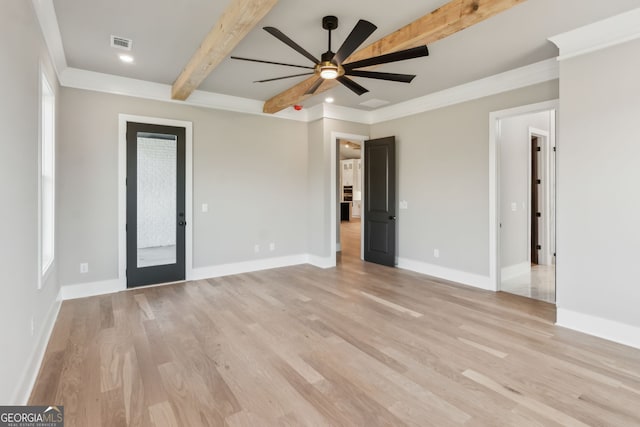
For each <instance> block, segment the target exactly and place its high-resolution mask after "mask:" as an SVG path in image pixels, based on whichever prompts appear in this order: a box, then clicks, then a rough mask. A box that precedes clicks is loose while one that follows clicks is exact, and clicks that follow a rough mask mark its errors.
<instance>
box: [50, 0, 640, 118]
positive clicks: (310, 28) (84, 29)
mask: <svg viewBox="0 0 640 427" xmlns="http://www.w3.org/2000/svg"><path fill="white" fill-rule="evenodd" d="M229 2H230V0H217V1H212V0H111V1H108V2H105V1H102V0H54V6H55V10H56V15H57V18H58V24H59V27H60V34H61V36H62V41H63V45H64V50H65V55H66V59H67V63H68V64H69V66H70V67H74V68H80V69H84V70H89V71H97V72H101V73H107V74H115V75H120V76H125V77H131V78H136V79H141V80H147V81H152V82H157V83H165V84H171V83H173V81H174V80H175V78H176V77H177V76H178V74H179V73H180V71H181V70H182V68H183V67H184V65H185V64H186V63H187V61H188V60H189V58H190V57H191V55H192V54H193V53H194V52H195V50H196V49H197V48H198V46H199V44H200V42H201V41H202V39H203V38H204V36H205V35H206V34H207V33H208V32H209V30H210V29H211V27H212V26H213V25H214V24H215V23H216V21H217V20H218V18H219V17H220V15H221V14H222V12H223V11H224V9H225V7H226V6H227V5H228V4H229ZM445 3H447V0H424V1H415V0H394V1H392V2H390V1H379V0H377V1H370V0H369V1H364V0H351V1H344V0H323V1H321V2H320V1H309V0H280V1H279V3H278V4H277V5H276V6H275V8H274V9H273V10H272V11H271V12H270V13H269V14H268V15H267V16H266V17H265V19H264V20H263V21H262V22H261V23H260V25H259V26H257V27H256V28H255V29H254V30H253V31H252V32H251V33H249V35H248V36H247V37H246V38H245V39H244V40H243V41H242V42H241V43H240V44H239V45H238V46H237V47H236V49H235V50H234V52H233V55H237V56H244V57H250V58H257V59H266V60H272V61H278V62H288V63H293V64H299V65H310V63H309V62H308V60H307V59H305V58H304V57H303V56H301V55H300V54H298V53H297V52H295V51H293V50H292V49H291V48H289V47H288V46H286V45H285V44H283V43H282V42H280V41H278V40H277V39H275V38H274V37H273V36H271V35H269V34H268V33H267V32H265V31H264V30H262V27H263V26H274V27H276V28H278V29H280V30H281V31H282V32H283V33H285V34H286V35H288V36H289V37H290V38H292V39H293V40H295V41H296V42H297V43H298V44H300V45H301V46H303V47H304V48H305V49H307V50H308V51H309V52H311V53H312V54H314V55H316V56H320V54H321V53H322V52H324V51H326V50H327V32H326V31H325V30H323V29H322V26H321V19H322V17H323V16H325V15H331V14H332V15H336V16H337V17H338V18H339V20H340V26H339V28H338V29H337V30H336V31H334V32H333V48H334V49H333V50H334V51H335V50H336V49H337V48H338V47H339V45H340V44H341V43H342V41H343V40H344V39H345V37H346V36H347V35H348V34H349V32H350V31H351V29H352V28H353V26H354V25H355V23H356V22H357V21H358V19H366V20H368V21H371V22H372V23H374V24H375V25H377V26H378V30H377V31H376V32H375V33H374V34H373V35H372V36H371V37H370V38H369V39H368V40H367V42H365V44H364V45H367V44H369V43H371V42H374V41H376V40H377V39H379V38H381V37H383V36H385V35H387V34H389V33H391V32H393V31H395V30H397V29H398V28H400V27H402V26H403V25H405V24H407V23H409V22H411V21H413V20H415V19H416V18H418V17H420V16H422V15H424V14H426V13H429V12H430V11H432V10H433V9H435V8H437V7H439V6H442V5H443V4H445ZM639 3H640V2H639V0H607V1H602V0H527V1H525V2H524V3H522V4H520V5H518V6H515V7H514V8H512V9H510V10H508V11H506V12H504V13H502V14H500V15H498V16H495V17H493V18H491V19H489V20H487V21H484V22H482V23H480V24H477V25H475V26H474V27H471V28H468V29H466V30H464V31H462V32H459V33H457V34H454V35H452V36H450V37H448V38H446V39H444V40H441V41H439V42H436V43H433V44H432V45H430V46H429V49H430V52H431V55H430V56H429V57H427V58H419V59H414V60H410V61H405V62H400V63H394V64H387V65H384V66H382V67H380V68H378V70H379V71H389V72H398V73H409V74H416V75H417V77H416V78H415V79H414V81H413V82H412V83H411V84H404V83H395V82H385V81H376V80H371V79H364V78H354V79H355V80H357V81H358V82H359V83H360V84H361V85H363V86H364V87H366V88H367V89H369V90H370V92H369V93H367V94H364V95H362V96H360V97H358V96H357V95H355V94H354V93H353V92H351V91H350V90H348V89H347V88H345V87H343V86H340V85H339V86H338V87H336V88H334V89H331V90H330V91H328V92H324V93H323V94H322V95H319V96H316V97H313V98H311V99H309V100H307V101H305V102H304V105H305V107H311V106H313V105H316V104H318V103H320V102H322V101H323V99H324V98H325V97H326V96H329V95H330V96H332V97H333V98H335V103H336V104H337V105H342V106H347V107H352V108H359V109H363V110H370V109H371V108H369V107H364V106H361V105H360V103H361V102H364V101H367V100H371V99H380V100H385V101H389V102H390V103H391V104H394V103H398V102H401V101H406V100H408V99H413V98H416V97H419V96H423V95H427V94H429V93H433V92H436V91H439V90H442V89H446V88H449V87H452V86H456V85H459V84H463V83H467V82H470V81H473V80H477V79H480V78H484V77H488V76H491V75H494V74H497V73H500V72H503V71H507V70H511V69H514V68H518V67H521V66H525V65H529V64H532V63H535V62H538V61H541V60H544V59H548V58H552V57H555V56H557V54H558V52H557V48H556V47H555V46H554V45H553V44H552V43H551V42H549V41H547V38H548V37H550V36H553V35H556V34H560V33H563V32H566V31H569V30H572V29H574V28H577V27H580V26H583V25H586V24H588V23H591V22H595V21H598V20H601V19H604V18H607V17H610V16H613V15H616V14H619V13H622V12H625V11H628V10H631V9H634V8H637V7H638V5H639ZM111 34H114V35H117V36H123V37H127V38H131V39H133V49H132V52H131V53H132V55H133V56H134V57H135V63H134V64H123V63H121V62H120V61H119V60H118V59H117V54H118V53H120V52H122V51H119V50H117V49H113V48H111V47H110V45H109V37H110V35H111ZM364 45H363V46H364ZM299 72H300V70H299V69H296V68H289V67H282V66H276V65H267V64H258V63H249V62H244V61H235V60H232V59H226V60H225V61H223V62H222V64H220V66H219V67H218V68H216V69H215V70H214V71H213V73H212V74H211V75H210V76H209V78H207V79H206V80H205V81H204V83H203V84H202V85H201V87H200V89H201V90H206V91H211V92H216V93H222V94H227V95H234V96H240V97H244V98H251V99H257V100H263V101H264V100H266V99H268V98H270V97H272V96H274V95H276V94H278V93H279V92H281V91H283V90H285V89H287V88H288V87H290V86H292V85H294V84H295V83H297V82H299V81H301V80H303V79H304V77H298V78H292V79H287V80H281V81H275V82H269V83H253V81H254V80H259V79H266V78H272V77H279V76H285V75H290V74H296V73H299Z"/></svg>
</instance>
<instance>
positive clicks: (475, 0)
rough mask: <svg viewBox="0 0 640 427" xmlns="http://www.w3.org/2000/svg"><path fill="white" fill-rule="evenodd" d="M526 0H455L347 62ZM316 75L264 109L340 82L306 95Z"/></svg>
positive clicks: (420, 41) (428, 39)
mask: <svg viewBox="0 0 640 427" xmlns="http://www.w3.org/2000/svg"><path fill="white" fill-rule="evenodd" d="M524 1H526V0H452V1H450V2H449V3H447V4H445V5H444V6H442V7H440V8H438V9H436V10H434V11H433V12H431V13H428V14H426V15H424V16H422V17H420V18H418V19H416V20H415V21H413V22H411V23H410V24H408V25H405V26H404V27H402V28H400V29H399V30H397V31H395V32H393V33H391V34H389V35H388V36H386V37H383V38H381V39H380V40H378V41H377V42H375V43H372V44H370V45H369V46H367V47H365V48H363V49H360V50H359V51H357V52H355V53H353V54H352V55H351V56H350V57H349V58H347V60H345V61H344V62H345V63H348V62H353V61H359V60H361V59H366V58H370V57H372V56H378V55H384V54H387V53H391V52H396V51H399V50H403V49H409V48H412V47H417V46H421V45H428V44H430V43H433V42H436V41H438V40H441V39H443V38H445V37H447V36H450V35H452V34H455V33H457V32H459V31H462V30H464V29H465V28H468V27H471V26H472V25H475V24H477V23H479V22H482V21H484V20H485V19H488V18H490V17H492V16H494V15H497V14H498V13H500V12H503V11H505V10H507V9H510V8H512V7H513V6H515V5H517V4H519V3H523V2H524ZM316 79H317V77H316V76H311V77H310V78H308V79H306V80H304V81H302V82H300V83H298V84H297V85H295V86H293V87H291V88H289V89H287V90H285V91H284V92H281V93H279V94H278V95H276V96H274V97H273V98H271V99H269V100H267V101H266V102H265V103H264V106H263V111H264V112H265V113H270V114H273V113H277V112H278V111H280V110H284V109H285V108H287V107H290V106H292V105H295V104H299V103H301V102H302V101H304V100H305V99H307V98H309V97H311V96H314V95H317V94H319V93H321V92H324V91H326V90H329V89H331V88H333V87H335V86H336V85H337V84H338V82H337V81H335V80H325V81H324V83H322V85H321V86H320V87H319V88H318V90H317V91H316V92H315V93H314V95H305V92H306V91H307V89H308V88H309V87H310V86H311V85H312V84H313V82H314V81H315V80H316Z"/></svg>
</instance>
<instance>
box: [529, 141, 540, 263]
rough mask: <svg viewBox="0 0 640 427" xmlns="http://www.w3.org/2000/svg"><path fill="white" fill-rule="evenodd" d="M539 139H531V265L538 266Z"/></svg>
mask: <svg viewBox="0 0 640 427" xmlns="http://www.w3.org/2000/svg"><path fill="white" fill-rule="evenodd" d="M539 152H540V147H539V146H538V137H537V136H532V137H531V264H538V251H539V250H540V241H539V228H540V227H539V225H540V224H539V222H538V221H539V220H540V215H541V214H540V212H539V206H538V187H539V185H540V184H541V182H540V178H539V176H538V154H540V153H539Z"/></svg>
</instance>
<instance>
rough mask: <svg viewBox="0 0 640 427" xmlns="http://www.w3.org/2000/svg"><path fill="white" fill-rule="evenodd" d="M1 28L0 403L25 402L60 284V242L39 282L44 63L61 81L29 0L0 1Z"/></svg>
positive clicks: (53, 82) (55, 85)
mask: <svg viewBox="0 0 640 427" xmlns="http://www.w3.org/2000/svg"><path fill="white" fill-rule="evenodd" d="M0 28H2V37H0V58H2V66H1V67H0V92H1V93H2V99H1V100H0V118H1V120H2V122H1V125H2V138H0V200H2V209H0V227H1V230H0V236H2V237H1V238H0V271H2V284H1V285H0V339H1V340H2V343H3V344H2V348H3V349H2V352H0V379H1V380H0V404H15V403H20V404H23V403H24V402H23V401H21V400H22V399H23V398H24V393H25V392H27V391H28V390H27V389H26V388H24V386H25V385H26V386H27V387H28V385H29V384H28V383H29V381H30V379H31V378H30V377H29V375H31V374H32V369H34V368H36V369H37V365H34V363H37V362H38V360H35V359H34V357H37V356H38V355H39V352H38V345H39V344H42V343H44V341H43V338H46V334H47V332H48V330H49V327H50V325H49V324H45V322H46V319H47V317H48V316H49V315H50V314H52V312H51V310H52V309H53V308H54V307H55V304H54V302H55V299H56V296H57V294H58V291H59V287H58V284H57V279H56V277H57V274H56V265H57V264H58V262H59V254H60V250H59V248H58V252H57V255H56V260H55V261H54V265H53V270H52V271H51V274H50V275H49V280H48V281H47V283H44V286H43V288H42V290H38V289H37V281H38V274H39V270H40V267H39V265H38V258H37V252H38V244H37V229H38V226H37V225H38V192H37V188H38V177H39V173H40V171H39V169H38V146H39V137H38V128H39V123H40V121H39V109H40V98H39V96H40V95H39V88H40V71H39V70H40V64H42V67H43V71H45V73H46V74H47V75H48V80H49V83H51V85H53V87H52V89H53V90H54V91H56V92H57V91H58V83H57V79H56V77H55V73H54V72H53V69H52V66H51V63H50V61H49V57H48V54H47V51H46V49H45V46H44V43H43V41H42V37H41V34H40V29H39V26H38V24H37V22H36V19H35V15H34V13H33V10H32V8H31V2H27V1H3V2H0ZM58 111H59V109H58ZM59 142H60V140H59V138H58V143H59ZM32 318H33V322H34V325H35V331H34V334H33V335H32V333H31V319H32ZM44 344H46V343H44ZM21 386H22V388H21Z"/></svg>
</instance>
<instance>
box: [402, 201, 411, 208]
mask: <svg viewBox="0 0 640 427" xmlns="http://www.w3.org/2000/svg"><path fill="white" fill-rule="evenodd" d="M400 209H409V202H407V201H406V200H400Z"/></svg>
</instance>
